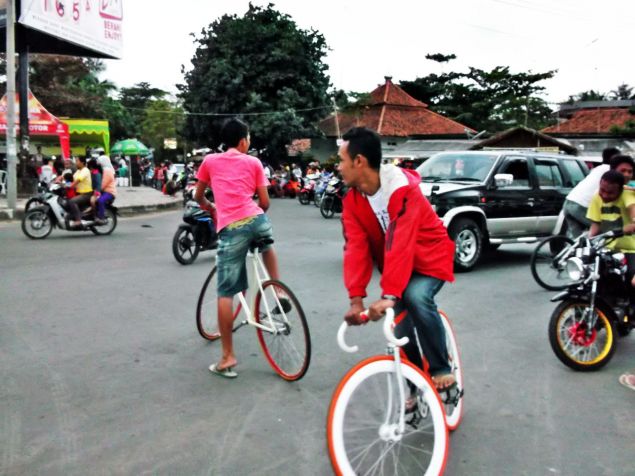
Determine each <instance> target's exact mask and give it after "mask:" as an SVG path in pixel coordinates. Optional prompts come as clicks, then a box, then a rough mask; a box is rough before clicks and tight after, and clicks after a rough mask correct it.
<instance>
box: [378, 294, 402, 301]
mask: <svg viewBox="0 0 635 476" xmlns="http://www.w3.org/2000/svg"><path fill="white" fill-rule="evenodd" d="M381 298H382V299H389V300H390V301H393V302H397V301H399V298H398V297H397V296H394V295H392V294H383V295H382V296H381Z"/></svg>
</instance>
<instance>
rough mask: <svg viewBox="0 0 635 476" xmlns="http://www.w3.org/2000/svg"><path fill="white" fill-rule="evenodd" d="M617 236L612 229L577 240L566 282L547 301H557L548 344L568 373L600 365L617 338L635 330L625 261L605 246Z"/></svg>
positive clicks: (614, 345)
mask: <svg viewBox="0 0 635 476" xmlns="http://www.w3.org/2000/svg"><path fill="white" fill-rule="evenodd" d="M622 235H623V232H622V231H621V230H616V231H609V232H607V233H603V234H601V235H598V236H595V237H593V238H585V239H583V240H581V243H580V245H579V246H578V247H577V248H576V250H575V256H572V257H571V258H569V259H568V261H567V272H568V273H569V277H570V278H571V280H572V283H571V284H570V285H569V286H568V288H567V290H566V291H563V292H561V293H559V294H557V295H556V296H554V297H553V298H552V299H551V300H552V301H554V302H555V301H561V302H560V304H559V305H558V307H556V309H555V310H554V312H553V314H552V315H551V320H550V321H549V343H550V344H551V348H552V349H553V351H554V353H555V354H556V357H558V359H559V360H560V361H561V362H562V363H563V364H565V365H566V366H568V367H570V368H572V369H574V370H581V371H590V370H597V369H599V368H601V367H603V366H604V365H606V364H607V363H608V362H609V360H611V357H613V354H614V353H615V349H616V346H617V336H625V335H628V334H629V333H630V332H631V330H632V329H633V327H634V326H635V306H634V305H633V304H635V303H634V302H632V301H631V298H630V296H631V294H632V293H633V289H632V288H631V285H630V282H628V280H627V279H626V274H627V265H626V258H625V256H624V254H623V253H621V252H618V251H614V250H611V249H608V248H606V245H607V244H608V243H609V242H610V241H612V240H614V239H616V238H619V237H620V236H622Z"/></svg>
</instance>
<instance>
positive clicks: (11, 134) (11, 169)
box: [6, 0, 18, 211]
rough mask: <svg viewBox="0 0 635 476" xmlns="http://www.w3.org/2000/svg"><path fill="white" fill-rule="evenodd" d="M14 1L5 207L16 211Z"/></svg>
mask: <svg viewBox="0 0 635 476" xmlns="http://www.w3.org/2000/svg"><path fill="white" fill-rule="evenodd" d="M14 1H15V0H7V2H6V3H7V205H8V206H9V209H11V210H14V211H15V209H16V201H17V197H18V187H17V185H18V180H17V173H18V168H17V162H18V161H17V150H16V140H15V8H14V7H15V4H14Z"/></svg>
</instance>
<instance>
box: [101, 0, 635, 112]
mask: <svg viewBox="0 0 635 476" xmlns="http://www.w3.org/2000/svg"><path fill="white" fill-rule="evenodd" d="M252 3H253V4H254V5H262V6H266V5H267V4H268V3H273V4H274V6H275V8H276V9H277V10H279V11H280V12H282V13H286V14H288V15H289V16H291V17H292V19H293V20H294V21H295V22H296V23H297V25H298V27H299V28H301V29H304V30H308V29H315V30H317V31H319V32H320V33H321V34H322V35H323V36H324V37H325V40H326V43H327V45H328V46H329V48H330V51H329V54H328V55H327V57H326V58H325V62H326V64H328V65H329V70H328V74H329V76H330V78H331V83H332V84H333V86H334V87H335V88H337V89H343V90H345V91H355V92H370V91H372V90H373V89H374V88H375V87H377V86H378V85H379V84H382V83H383V82H384V76H392V78H393V82H395V83H398V82H399V81H411V80H414V79H415V78H417V77H422V76H426V75H428V74H431V73H437V74H439V73H442V72H444V71H445V72H450V71H467V70H468V67H469V66H473V67H477V68H481V69H485V70H489V69H492V68H494V67H496V66H509V67H510V68H511V71H512V72H513V73H519V72H528V71H532V72H535V73H538V72H546V71H549V70H558V72H557V73H556V76H555V77H554V78H553V79H550V80H547V81H545V82H543V83H542V85H543V86H545V88H546V91H545V94H544V96H543V97H544V98H545V99H546V100H547V101H549V102H552V103H554V104H553V106H554V107H556V104H555V103H558V102H562V101H565V100H566V99H567V98H568V97H569V96H570V95H574V94H577V93H580V92H582V91H587V90H590V89H594V90H596V91H598V90H599V91H600V92H609V91H611V90H614V89H616V88H617V86H618V85H619V84H622V83H626V84H629V85H630V86H635V62H633V56H632V53H633V46H632V45H633V41H632V37H633V33H632V32H633V25H635V1H633V0H602V1H600V0H557V1H556V0H442V1H431V0H427V1H426V0H390V1H384V2H382V1H381V0H375V1H370V0H337V1H335V0H320V1H313V0H277V1H276V0H269V1H260V0H252ZM248 5H249V1H247V0H179V1H178V2H156V1H153V0H125V1H124V3H123V9H124V24H123V28H124V30H123V35H124V36H123V42H124V46H123V58H122V59H121V60H106V61H105V64H106V71H105V73H104V74H102V78H103V79H109V80H111V81H113V82H114V83H115V84H116V85H117V86H118V87H128V86H132V85H133V84H135V83H138V82H141V81H145V82H148V83H150V84H151V85H152V86H153V87H159V88H161V89H164V90H166V91H170V92H173V93H175V92H176V91H177V90H176V86H175V85H176V84H177V83H183V75H182V73H181V65H184V66H185V69H186V70H189V69H191V62H190V60H191V58H192V57H193V55H194V51H195V47H196V45H195V43H194V41H193V39H192V37H191V36H190V33H194V34H196V36H197V37H200V36H201V34H200V33H201V30H202V29H203V28H205V27H207V26H208V25H209V24H210V23H212V22H213V21H214V20H216V19H217V18H219V17H221V16H222V15H224V14H238V15H242V14H244V13H245V12H246V11H247V9H248ZM168 6H169V7H168ZM429 53H443V54H450V53H453V54H455V55H456V56H457V59H456V60H454V61H452V62H450V63H448V64H446V65H439V64H437V63H435V62H432V61H429V60H426V59H425V55H426V54H429Z"/></svg>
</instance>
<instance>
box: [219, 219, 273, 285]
mask: <svg viewBox="0 0 635 476" xmlns="http://www.w3.org/2000/svg"><path fill="white" fill-rule="evenodd" d="M262 238H271V239H273V231H272V228H271V222H270V221H269V218H267V215H265V214H264V213H263V214H260V215H256V216H253V217H249V218H246V219H244V220H240V221H237V222H235V223H232V224H230V225H227V226H226V227H225V228H223V229H222V230H221V232H220V233H219V234H218V250H217V252H216V267H217V273H218V295H219V296H221V297H231V296H233V295H234V294H237V293H239V292H241V291H244V290H246V289H247V287H248V283H247V267H246V266H245V258H246V256H247V252H248V251H249V245H250V244H251V242H252V241H254V240H259V239H262ZM270 247H271V245H267V246H265V247H264V248H262V249H261V251H267V250H268V249H269V248H270Z"/></svg>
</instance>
